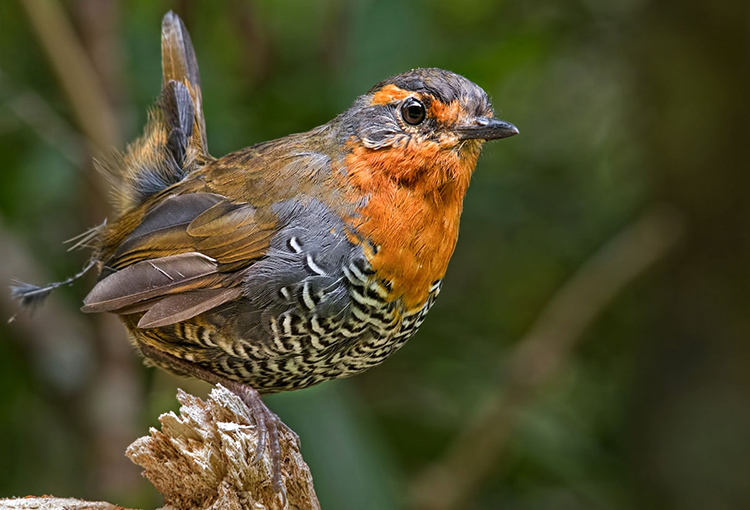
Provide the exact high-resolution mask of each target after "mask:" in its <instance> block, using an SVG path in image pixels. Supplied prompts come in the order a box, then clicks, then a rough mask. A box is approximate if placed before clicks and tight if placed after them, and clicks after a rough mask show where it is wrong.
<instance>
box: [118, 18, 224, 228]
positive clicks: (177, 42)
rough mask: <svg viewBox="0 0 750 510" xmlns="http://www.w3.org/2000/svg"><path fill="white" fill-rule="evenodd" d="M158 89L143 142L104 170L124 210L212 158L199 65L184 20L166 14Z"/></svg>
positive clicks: (120, 208) (132, 146) (138, 143)
mask: <svg viewBox="0 0 750 510" xmlns="http://www.w3.org/2000/svg"><path fill="white" fill-rule="evenodd" d="M161 34H162V35H161V53H162V91H161V95H160V96H159V99H158V101H157V102H156V107H155V108H154V109H153V110H152V111H151V115H150V117H149V122H148V124H147V125H146V128H145V130H144V134H143V136H142V137H141V138H139V139H138V140H136V141H135V142H134V143H132V144H131V145H130V146H129V147H128V149H127V150H126V152H125V154H122V155H116V156H115V158H114V159H113V160H112V161H110V162H109V163H108V164H107V165H106V166H107V167H109V173H110V174H114V176H115V177H116V180H117V182H118V185H117V186H116V187H115V194H116V196H115V199H116V204H117V206H118V209H119V211H120V212H121V213H122V212H125V211H127V210H129V209H132V208H133V207H136V206H138V205H140V204H141V203H143V201H145V200H146V199H148V198H149V197H150V196H152V195H153V194H155V193H158V192H160V191H162V190H163V189H165V188H167V187H168V186H171V185H173V184H176V183H178V182H180V181H181V180H182V179H184V178H185V176H186V175H188V174H189V173H190V172H192V171H193V170H195V169H196V168H198V167H200V166H201V165H203V164H204V163H205V162H206V161H207V160H209V159H210V158H211V156H209V154H208V150H207V143H206V128H205V121H204V119H203V108H202V103H201V101H202V99H201V88H200V74H199V72H198V62H197V60H196V57H195V51H194V50H193V44H192V42H191V41H190V35H189V34H188V32H187V29H186V28H185V25H184V24H183V22H182V20H181V19H180V18H179V16H177V15H176V14H174V13H173V12H168V13H167V14H166V15H165V16H164V19H163V20H162V32H161Z"/></svg>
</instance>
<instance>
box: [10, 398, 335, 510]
mask: <svg viewBox="0 0 750 510" xmlns="http://www.w3.org/2000/svg"><path fill="white" fill-rule="evenodd" d="M177 399H178V400H179V402H180V404H181V407H180V414H179V415H176V414H175V413H172V412H170V413H166V414H163V415H161V416H160V417H159V422H160V423H161V430H157V429H154V428H152V429H151V430H150V435H148V436H145V437H141V438H139V439H138V440H136V441H135V442H134V443H133V444H131V445H130V447H128V450H127V452H126V454H127V456H128V457H129V458H130V459H131V460H132V461H133V462H135V463H136V464H138V465H139V466H141V467H143V468H144V472H143V474H144V476H145V477H146V478H148V479H149V480H150V481H151V483H152V484H153V485H154V487H156V489H157V490H158V491H159V492H161V493H162V494H163V495H164V503H165V506H164V507H163V509H162V510H178V509H179V510H219V509H221V510H240V509H252V510H277V509H278V510H281V509H289V510H310V509H313V510H316V509H317V510H319V509H320V504H319V503H318V499H317V497H316V495H315V490H314V488H313V481H312V475H311V474H310V470H309V468H308V467H307V464H305V461H304V459H303V458H302V455H301V453H300V451H299V447H298V444H297V438H296V436H295V435H294V433H293V432H292V431H291V430H287V429H285V428H283V427H282V430H280V436H281V450H282V475H283V480H284V485H285V487H286V494H287V501H286V502H284V500H283V498H282V497H281V496H280V495H278V494H276V493H274V491H273V488H272V486H271V459H270V456H269V454H268V452H266V454H265V455H263V457H262V458H261V459H260V461H259V462H257V463H256V464H253V463H252V460H253V456H254V454H255V446H256V444H257V441H258V435H257V432H256V427H255V422H254V421H253V418H252V414H251V412H250V409H249V408H248V407H247V406H246V405H245V403H244V402H242V400H241V399H240V398H239V397H237V395H235V394H234V393H232V392H231V391H229V390H227V389H226V388H224V387H222V386H217V387H216V388H214V389H213V390H212V391H211V394H210V396H209V398H208V400H206V401H203V400H201V399H199V398H197V397H194V396H192V395H189V394H187V393H185V392H184V391H182V390H179V393H178V394H177ZM285 503H286V504H285ZM6 508H7V509H31V508H34V509H44V510H63V509H66V510H67V509H71V510H84V509H92V510H110V509H120V508H121V507H118V506H116V505H112V504H110V503H104V502H87V501H80V500H76V499H61V498H52V497H41V498H31V497H30V498H21V499H5V500H0V509H6Z"/></svg>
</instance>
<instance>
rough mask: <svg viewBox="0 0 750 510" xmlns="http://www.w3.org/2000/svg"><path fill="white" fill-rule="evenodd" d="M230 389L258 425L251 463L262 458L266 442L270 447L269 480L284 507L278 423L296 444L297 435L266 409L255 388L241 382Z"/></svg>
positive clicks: (284, 491) (285, 502) (284, 496)
mask: <svg viewBox="0 0 750 510" xmlns="http://www.w3.org/2000/svg"><path fill="white" fill-rule="evenodd" d="M230 389H231V390H232V391H234V392H235V393H236V394H237V395H238V396H239V397H240V398H241V399H242V401H243V402H245V404H247V406H248V407H249V408H250V411H251V413H252V415H253V419H254V420H255V424H256V426H257V427H258V444H257V445H256V447H255V455H254V456H253V460H252V463H253V464H256V463H258V462H259V461H260V459H261V458H263V454H264V453H265V450H266V444H268V446H269V448H270V449H271V472H272V476H271V481H272V485H273V490H274V492H276V493H277V494H280V495H281V498H282V508H284V507H286V505H287V498H286V489H285V488H284V482H283V478H282V476H281V442H280V441H279V425H281V426H282V427H284V428H285V429H287V430H289V431H290V432H292V434H294V437H295V439H296V440H297V443H298V444H299V437H298V436H297V434H296V433H294V432H293V431H292V430H291V429H290V428H289V427H287V425H286V424H285V423H284V422H283V421H281V420H280V419H279V417H278V416H276V414H274V413H273V411H271V410H270V409H268V407H267V406H266V404H265V403H264V402H263V399H261V397H260V394H259V393H258V392H257V391H256V390H254V389H252V388H250V387H248V386H245V385H241V384H237V385H236V386H235V385H233V387H232V388H230Z"/></svg>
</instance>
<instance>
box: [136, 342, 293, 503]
mask: <svg viewBox="0 0 750 510" xmlns="http://www.w3.org/2000/svg"><path fill="white" fill-rule="evenodd" d="M139 348H140V350H141V352H142V353H143V354H144V355H145V356H146V357H148V358H151V359H152V360H154V361H156V362H158V363H159V364H160V365H162V366H166V367H168V368H170V369H171V370H175V371H177V372H179V373H181V374H184V375H187V376H191V377H196V378H198V379H202V380H204V381H206V382H209V383H211V384H221V385H222V386H224V387H225V388H227V389H228V390H230V391H231V392H232V393H234V394H235V395H237V396H238V397H240V399H242V401H243V402H244V403H245V404H246V405H247V406H248V407H249V408H250V411H251V414H252V416H253V420H255V425H256V427H257V431H258V442H257V444H256V447H255V454H254V456H253V460H252V463H253V464H256V463H258V462H259V461H260V460H261V459H262V458H263V455H264V453H265V451H266V446H268V449H269V450H270V451H271V482H272V484H273V490H274V492H275V493H276V494H279V495H280V496H281V499H282V506H281V507H282V508H285V507H286V505H287V497H286V489H285V487H284V480H283V477H282V474H281V460H282V458H281V441H280V437H281V436H280V433H279V431H280V430H281V429H282V428H283V429H284V430H286V431H288V432H289V433H290V434H291V435H292V437H293V438H294V439H295V441H296V442H297V448H299V446H300V440H299V436H298V435H297V434H296V433H295V432H294V431H293V430H292V429H290V428H289V427H288V426H287V425H286V424H285V423H284V422H283V421H281V419H280V418H279V417H278V416H276V414H275V413H274V412H273V411H271V410H270V409H269V408H268V407H267V406H266V404H265V403H264V402H263V399H261V397H260V393H258V391H257V390H255V389H253V388H252V387H250V386H248V385H246V384H242V383H240V382H237V381H233V380H231V379H228V378H226V377H223V376H221V375H219V374H216V373H214V372H211V371H210V370H207V369H205V368H203V367H201V366H200V365H197V364H195V363H193V362H190V361H187V360H184V359H181V358H178V357H177V356H174V355H173V354H170V353H167V352H164V351H162V350H159V349H157V348H155V347H152V346H150V345H146V344H140V345H139Z"/></svg>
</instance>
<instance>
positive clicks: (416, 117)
mask: <svg viewBox="0 0 750 510" xmlns="http://www.w3.org/2000/svg"><path fill="white" fill-rule="evenodd" d="M401 116H402V117H403V118H404V121H405V122H406V123H407V124H411V125H412V126H414V125H417V124H419V123H420V122H422V121H423V120H424V117H425V109H424V105H423V104H422V103H420V102H419V101H418V100H416V99H414V98H413V97H410V98H409V99H407V100H406V101H404V104H403V105H401Z"/></svg>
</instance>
